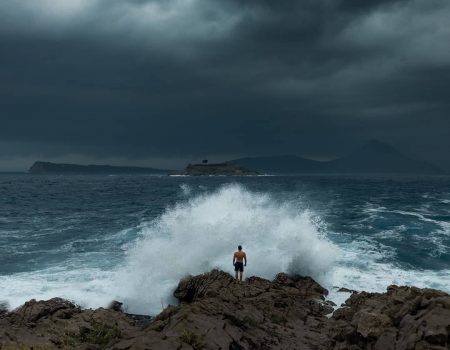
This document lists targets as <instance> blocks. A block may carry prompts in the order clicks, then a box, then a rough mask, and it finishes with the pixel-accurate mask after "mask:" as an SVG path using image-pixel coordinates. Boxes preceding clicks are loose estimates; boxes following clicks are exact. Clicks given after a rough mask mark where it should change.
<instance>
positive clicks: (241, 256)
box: [233, 245, 247, 283]
mask: <svg viewBox="0 0 450 350" xmlns="http://www.w3.org/2000/svg"><path fill="white" fill-rule="evenodd" d="M233 265H234V271H236V281H239V282H240V283H242V275H243V273H244V266H247V255H245V252H243V251H242V246H241V245H239V246H238V251H237V252H235V253H234V255H233ZM238 271H239V280H238Z"/></svg>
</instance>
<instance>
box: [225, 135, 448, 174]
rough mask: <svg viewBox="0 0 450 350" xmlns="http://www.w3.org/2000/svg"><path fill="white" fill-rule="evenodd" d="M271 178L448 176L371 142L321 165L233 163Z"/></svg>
mask: <svg viewBox="0 0 450 350" xmlns="http://www.w3.org/2000/svg"><path fill="white" fill-rule="evenodd" d="M230 162H231V163H234V164H239V165H242V166H244V167H248V168H250V169H254V170H256V171H258V172H262V173H267V174H411V175H412V174H430V175H439V174H444V173H445V172H444V171H443V170H442V169H440V168H439V167H437V166H435V165H433V164H430V163H428V162H425V161H421V160H416V159H412V158H410V157H408V156H406V155H404V154H402V153H401V152H399V151H398V150H397V149H395V148H394V147H392V146H391V145H388V144H386V143H383V142H380V141H377V140H371V141H369V142H368V143H366V144H365V145H363V146H362V147H360V148H358V149H356V150H355V151H353V152H352V153H350V154H349V155H346V156H343V157H341V158H338V159H334V160H330V161H317V160H312V159H307V158H303V157H299V156H295V155H285V156H271V157H251V158H239V159H234V160H231V161H230Z"/></svg>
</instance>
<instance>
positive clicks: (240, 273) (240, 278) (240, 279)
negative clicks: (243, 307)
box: [239, 271, 244, 282]
mask: <svg viewBox="0 0 450 350" xmlns="http://www.w3.org/2000/svg"><path fill="white" fill-rule="evenodd" d="M243 274H244V272H242V271H241V272H239V281H240V282H242V275H243Z"/></svg>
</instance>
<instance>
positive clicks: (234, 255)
mask: <svg viewBox="0 0 450 350" xmlns="http://www.w3.org/2000/svg"><path fill="white" fill-rule="evenodd" d="M235 260H236V253H234V254H233V265H234V261H235Z"/></svg>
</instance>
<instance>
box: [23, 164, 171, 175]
mask: <svg viewBox="0 0 450 350" xmlns="http://www.w3.org/2000/svg"><path fill="white" fill-rule="evenodd" d="M28 172H29V173H30V174H168V173H169V172H171V171H170V170H163V169H154V168H143V167H135V166H113V165H79V164H61V163H50V162H40V161H38V162H35V163H34V164H33V165H32V166H31V167H30V169H29V170H28Z"/></svg>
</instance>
